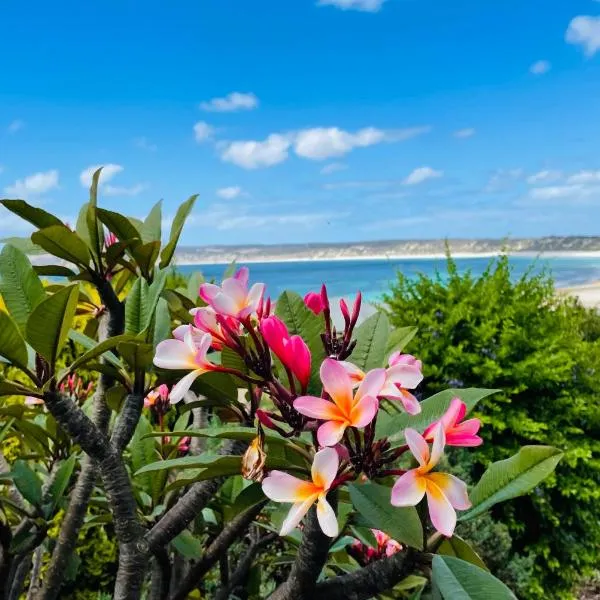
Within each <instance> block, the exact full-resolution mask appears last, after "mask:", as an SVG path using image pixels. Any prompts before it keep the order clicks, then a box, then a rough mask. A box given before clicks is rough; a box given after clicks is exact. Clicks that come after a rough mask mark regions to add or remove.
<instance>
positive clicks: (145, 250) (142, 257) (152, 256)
mask: <svg viewBox="0 0 600 600" xmlns="http://www.w3.org/2000/svg"><path fill="white" fill-rule="evenodd" d="M159 252H160V242H148V243H147V244H141V245H138V246H136V247H135V248H134V249H133V250H132V252H131V254H132V256H133V258H134V260H135V262H136V263H137V264H138V266H139V268H140V271H141V273H142V275H143V276H144V277H145V278H146V279H150V276H151V273H152V271H153V270H154V266H155V265H156V260H157V259H158V254H159Z"/></svg>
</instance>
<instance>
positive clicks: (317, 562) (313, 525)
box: [269, 492, 337, 600]
mask: <svg viewBox="0 0 600 600" xmlns="http://www.w3.org/2000/svg"><path fill="white" fill-rule="evenodd" d="M329 501H330V503H331V504H332V506H333V507H334V510H335V506H336V504H337V497H336V494H335V492H333V493H331V494H330V495H329ZM330 545H331V538H330V537H328V536H326V535H325V534H324V533H323V532H322V531H321V526H320V525H319V521H318V520H317V510H316V507H315V506H313V507H312V508H311V509H310V510H309V511H308V514H307V516H306V519H305V521H304V532H303V535H302V542H301V543H300V547H299V548H298V554H297V555H296V560H295V562H294V564H293V565H292V569H291V571H290V574H289V575H288V578H287V580H286V581H284V582H283V583H282V584H281V585H280V586H279V587H278V588H277V589H276V590H275V591H274V592H273V593H272V594H271V595H270V596H269V599H270V600H303V599H304V598H312V597H313V594H314V591H315V586H316V581H317V579H318V577H319V575H320V573H321V571H322V570H323V566H324V565H325V562H326V561H327V555H328V554H329V546H330Z"/></svg>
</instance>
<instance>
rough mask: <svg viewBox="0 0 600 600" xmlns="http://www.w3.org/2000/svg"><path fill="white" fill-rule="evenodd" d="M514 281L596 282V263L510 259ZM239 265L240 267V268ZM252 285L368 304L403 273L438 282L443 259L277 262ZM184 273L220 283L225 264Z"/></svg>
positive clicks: (475, 261) (476, 269)
mask: <svg viewBox="0 0 600 600" xmlns="http://www.w3.org/2000/svg"><path fill="white" fill-rule="evenodd" d="M489 261H490V259H489V258H458V259H456V264H457V266H458V269H459V271H461V272H464V271H466V270H470V271H471V272H472V273H473V275H480V274H481V273H483V271H484V270H485V268H486V267H487V265H488V264H489ZM510 263H511V265H512V267H513V277H514V278H515V279H517V278H519V277H520V276H521V275H523V273H525V272H526V271H527V270H528V269H531V268H533V270H534V271H535V272H538V271H540V270H541V269H542V268H544V267H546V268H548V269H549V270H550V271H551V273H552V276H553V277H554V280H555V281H556V285H557V286H559V287H566V286H571V285H578V284H582V283H587V282H589V281H595V280H600V258H587V257H585V258H579V257H577V258H564V257H560V258H550V257H548V258H537V259H535V258H531V257H523V256H518V257H511V259H510ZM243 264H244V263H243V261H240V262H239V265H240V266H241V265H243ZM248 267H249V268H250V279H251V282H257V281H260V282H264V283H266V284H267V293H268V294H269V295H270V296H271V297H272V298H276V297H277V296H278V295H279V294H280V293H281V292H282V291H283V290H294V291H296V292H298V293H300V294H302V295H304V294H305V293H306V292H309V291H317V290H318V289H319V288H320V287H321V284H322V283H324V282H325V283H327V289H328V291H329V296H330V297H331V298H335V297H347V296H352V295H354V294H355V293H356V291H357V290H360V291H361V292H362V293H363V296H364V297H365V299H367V300H371V301H373V300H377V299H378V298H380V297H381V295H382V294H383V293H384V292H386V291H387V290H388V288H389V284H390V283H391V282H392V281H394V280H395V278H396V273H397V272H398V271H402V272H403V273H404V274H405V275H406V276H408V277H415V276H416V275H418V274H419V273H424V274H425V275H433V274H434V272H435V270H436V269H439V271H440V273H441V275H442V277H443V276H444V274H445V272H446V264H445V259H443V258H440V259H425V258H417V259H400V260H393V259H389V260H388V259H374V260H344V261H342V260H339V261H330V260H314V261H306V262H278V263H252V264H249V265H248ZM177 268H178V270H180V271H181V272H183V273H186V274H187V273H192V272H194V271H201V272H202V273H203V274H204V277H205V278H206V279H207V280H211V279H215V280H217V281H220V280H221V278H222V276H223V272H224V270H225V269H226V266H225V265H178V267H177Z"/></svg>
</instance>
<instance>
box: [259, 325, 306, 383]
mask: <svg viewBox="0 0 600 600" xmlns="http://www.w3.org/2000/svg"><path fill="white" fill-rule="evenodd" d="M260 332H261V334H262V336H263V338H264V340H265V342H266V343H267V345H268V346H269V348H270V349H271V350H272V351H273V353H274V354H275V356H277V358H278V359H279V360H280V361H281V362H282V363H283V364H284V366H285V367H287V368H288V369H290V371H291V372H292V373H293V374H294V375H295V376H296V378H297V379H298V381H299V382H300V384H301V385H302V389H303V390H305V389H306V387H307V386H308V381H309V379H310V368H311V357H310V350H309V349H308V346H307V345H306V342H305V341H304V340H303V339H302V338H301V337H300V336H299V335H292V336H290V334H289V332H288V329H287V327H286V326H285V323H284V322H283V321H282V320H281V319H279V318H278V317H275V316H272V317H267V318H265V319H263V320H262V322H261V324H260Z"/></svg>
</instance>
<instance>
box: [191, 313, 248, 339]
mask: <svg viewBox="0 0 600 600" xmlns="http://www.w3.org/2000/svg"><path fill="white" fill-rule="evenodd" d="M190 313H191V314H192V315H194V326H195V327H196V329H199V330H200V331H203V332H204V333H210V335H211V337H212V347H213V348H214V349H215V350H221V349H222V348H223V346H224V345H225V346H227V345H229V343H230V337H229V335H228V334H227V332H226V331H225V330H224V329H223V327H222V326H221V324H220V323H219V321H218V319H217V313H216V312H215V310H214V309H213V308H211V307H210V306H203V307H202V308H193V309H192V310H190ZM222 318H223V319H225V320H226V326H228V327H229V329H231V330H232V331H234V332H235V333H238V332H239V328H240V325H239V323H238V322H237V321H236V320H235V319H233V318H231V317H222Z"/></svg>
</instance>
